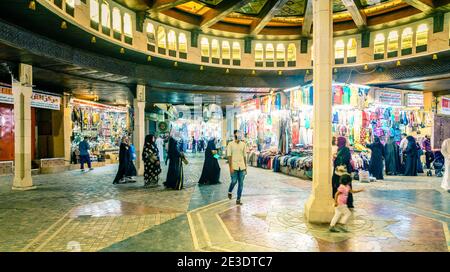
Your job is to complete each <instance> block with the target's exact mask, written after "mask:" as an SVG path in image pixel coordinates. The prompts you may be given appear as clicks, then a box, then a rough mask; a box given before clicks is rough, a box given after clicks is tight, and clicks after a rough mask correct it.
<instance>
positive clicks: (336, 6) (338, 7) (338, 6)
mask: <svg viewBox="0 0 450 272" xmlns="http://www.w3.org/2000/svg"><path fill="white" fill-rule="evenodd" d="M369 1H370V0H369ZM372 1H373V0H372ZM375 1H376V0H375ZM346 10H347V8H346V7H345V5H344V3H342V0H333V12H341V11H346Z"/></svg>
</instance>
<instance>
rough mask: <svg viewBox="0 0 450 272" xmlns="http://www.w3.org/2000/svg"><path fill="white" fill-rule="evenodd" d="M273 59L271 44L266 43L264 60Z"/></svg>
mask: <svg viewBox="0 0 450 272" xmlns="http://www.w3.org/2000/svg"><path fill="white" fill-rule="evenodd" d="M274 59H275V49H274V48H273V44H271V43H268V44H266V61H274Z"/></svg>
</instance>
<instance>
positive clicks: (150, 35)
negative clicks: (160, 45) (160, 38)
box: [145, 23, 155, 44]
mask: <svg viewBox="0 0 450 272" xmlns="http://www.w3.org/2000/svg"><path fill="white" fill-rule="evenodd" d="M145 31H146V32H147V42H148V43H151V44H154V43H155V27H154V26H153V24H152V23H147V27H146V29H145Z"/></svg>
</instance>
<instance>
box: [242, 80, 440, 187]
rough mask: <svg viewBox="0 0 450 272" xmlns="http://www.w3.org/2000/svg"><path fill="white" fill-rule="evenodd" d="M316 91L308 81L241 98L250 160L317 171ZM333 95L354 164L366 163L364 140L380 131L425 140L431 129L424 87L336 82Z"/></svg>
mask: <svg viewBox="0 0 450 272" xmlns="http://www.w3.org/2000/svg"><path fill="white" fill-rule="evenodd" d="M313 92H314V88H313V86H312V85H305V86H300V87H296V88H291V89H288V90H285V91H284V92H281V93H277V94H272V95H270V96H266V97H262V98H259V99H254V100H251V101H246V102H245V103H242V107H241V113H240V114H239V115H238V123H239V124H240V129H241V130H242V131H243V132H244V133H245V134H246V135H247V141H248V143H249V146H250V150H251V151H250V155H249V164H250V165H252V166H257V167H262V168H267V169H273V170H274V171H277V172H278V171H281V172H285V173H288V174H291V175H295V176H300V177H303V178H305V177H307V178H311V177H312V145H313V130H314V127H313V102H314V101H313ZM284 97H286V98H287V99H284ZM332 101H333V110H332V113H333V114H332V133H333V136H334V138H336V137H338V136H345V137H346V138H347V139H348V140H349V143H350V145H351V150H352V154H353V162H354V164H355V169H363V170H364V169H366V168H367V164H368V161H369V153H368V152H366V151H367V149H366V148H365V144H366V143H371V142H373V141H374V137H375V136H377V137H379V138H380V139H381V141H382V142H383V143H385V142H386V141H387V140H388V139H389V138H390V137H393V138H394V140H395V141H396V142H400V140H401V134H402V133H406V134H408V135H412V136H414V137H415V138H416V139H417V141H418V142H421V141H422V139H423V137H424V136H425V135H431V134H432V133H431V132H432V125H433V114H432V112H431V111H429V112H427V111H424V110H423V109H424V97H423V93H422V92H409V91H408V92H407V91H401V90H391V89H377V88H371V87H369V86H364V85H357V84H341V83H334V84H333V97H332Z"/></svg>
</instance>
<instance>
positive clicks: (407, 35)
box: [402, 27, 413, 55]
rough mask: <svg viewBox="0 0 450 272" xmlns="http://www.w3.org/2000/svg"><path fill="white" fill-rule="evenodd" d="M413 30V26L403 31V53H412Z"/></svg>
mask: <svg viewBox="0 0 450 272" xmlns="http://www.w3.org/2000/svg"><path fill="white" fill-rule="evenodd" d="M412 42H413V31H412V28H410V27H408V28H405V29H404V30H403V32H402V55H409V54H411V53H412Z"/></svg>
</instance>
